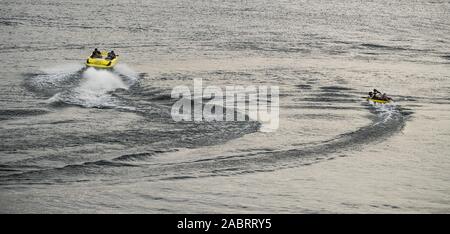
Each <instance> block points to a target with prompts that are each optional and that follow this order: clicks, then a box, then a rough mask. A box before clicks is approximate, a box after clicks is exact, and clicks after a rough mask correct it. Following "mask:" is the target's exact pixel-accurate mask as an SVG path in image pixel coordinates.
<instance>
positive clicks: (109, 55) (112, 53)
mask: <svg viewBox="0 0 450 234" xmlns="http://www.w3.org/2000/svg"><path fill="white" fill-rule="evenodd" d="M114 58H116V54H115V53H114V50H111V52H109V53H108V56H106V59H107V60H113V59H114Z"/></svg>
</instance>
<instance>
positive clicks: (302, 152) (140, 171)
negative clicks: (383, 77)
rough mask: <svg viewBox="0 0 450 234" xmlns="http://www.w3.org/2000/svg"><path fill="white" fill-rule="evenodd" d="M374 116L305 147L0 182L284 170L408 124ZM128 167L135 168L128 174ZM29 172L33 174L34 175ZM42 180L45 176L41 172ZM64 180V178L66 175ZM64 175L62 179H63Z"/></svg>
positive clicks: (395, 110) (130, 159) (94, 165)
mask: <svg viewBox="0 0 450 234" xmlns="http://www.w3.org/2000/svg"><path fill="white" fill-rule="evenodd" d="M367 108H368V109H369V111H370V112H371V113H372V114H374V115H373V118H372V123H371V124H369V125H367V126H364V127H362V128H360V129H358V130H356V131H353V132H349V133H345V134H341V135H339V136H337V137H335V138H334V139H330V140H327V141H322V142H321V143H318V144H316V145H309V146H306V147H303V148H297V149H289V150H277V151H260V152H258V153H255V152H249V153H245V154H237V155H231V156H222V157H216V158H211V159H203V160H202V159H200V160H198V159H197V160H193V161H185V162H177V163H163V164H154V163H150V162H146V161H145V160H142V159H143V158H144V159H145V158H147V157H152V156H154V155H155V154H158V153H160V152H159V151H155V152H148V153H146V152H143V153H139V154H136V155H124V156H123V157H116V158H114V159H111V160H99V161H94V162H87V163H82V164H77V165H67V166H65V167H62V168H49V169H46V170H44V171H39V170H38V171H28V172H24V173H19V174H10V175H7V176H4V177H2V178H1V182H0V184H2V185H3V184H8V183H9V182H13V183H17V182H18V180H19V181H22V180H23V181H22V182H25V183H30V182H31V180H33V179H31V178H34V175H36V174H41V173H45V174H47V173H48V175H54V176H55V178H59V179H55V178H54V179H49V177H53V176H45V178H46V179H44V180H45V181H35V182H32V183H35V184H40V183H44V182H48V181H49V180H50V181H53V180H55V182H57V183H61V181H64V182H67V183H69V182H74V181H72V179H71V178H72V176H73V175H78V174H80V173H82V174H83V176H89V175H92V176H93V175H95V176H96V179H98V178H97V177H98V176H100V177H102V178H103V177H104V180H105V181H107V180H111V176H112V177H120V178H121V181H130V180H146V181H157V180H168V179H169V180H171V179H177V178H181V177H180V176H182V178H199V177H212V176H229V175H236V174H246V173H255V172H268V171H275V170H279V169H284V168H292V167H298V166H303V165H310V164H312V163H317V162H320V161H323V160H328V159H332V158H334V157H338V156H339V157H340V155H342V154H344V153H345V151H349V150H360V149H361V148H362V147H364V146H365V145H367V144H369V143H370V144H373V143H379V142H381V141H383V140H385V139H386V138H388V137H390V136H392V135H393V134H395V133H397V132H399V131H401V129H403V127H404V126H405V123H406V117H405V116H404V114H403V113H402V112H401V110H400V108H399V107H397V106H395V105H382V106H367ZM118 167H126V168H127V169H126V170H117V168H118ZM130 171H134V172H133V173H130ZM30 176H31V177H30ZM39 177H40V178H42V176H39ZM62 178H64V179H62ZM61 179H62V180H61Z"/></svg>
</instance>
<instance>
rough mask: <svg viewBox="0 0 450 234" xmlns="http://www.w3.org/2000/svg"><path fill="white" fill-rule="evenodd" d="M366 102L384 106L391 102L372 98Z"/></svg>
mask: <svg viewBox="0 0 450 234" xmlns="http://www.w3.org/2000/svg"><path fill="white" fill-rule="evenodd" d="M367 101H371V102H375V103H381V104H386V103H390V102H391V100H382V99H373V98H367Z"/></svg>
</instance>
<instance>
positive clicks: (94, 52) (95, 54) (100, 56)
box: [91, 48, 102, 58]
mask: <svg viewBox="0 0 450 234" xmlns="http://www.w3.org/2000/svg"><path fill="white" fill-rule="evenodd" d="M91 58H102V53H101V52H100V51H99V50H98V49H97V48H95V49H94V51H93V52H92V55H91Z"/></svg>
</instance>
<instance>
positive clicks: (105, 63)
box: [86, 51, 119, 68]
mask: <svg viewBox="0 0 450 234" xmlns="http://www.w3.org/2000/svg"><path fill="white" fill-rule="evenodd" d="M101 54H102V57H101V58H92V57H89V58H88V59H87V60H86V66H88V67H96V68H112V67H114V66H115V65H116V64H117V61H118V60H119V55H116V57H115V58H113V59H108V58H107V56H108V52H106V51H102V52H101Z"/></svg>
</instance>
